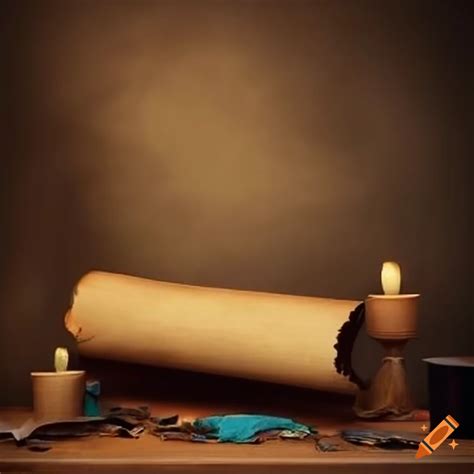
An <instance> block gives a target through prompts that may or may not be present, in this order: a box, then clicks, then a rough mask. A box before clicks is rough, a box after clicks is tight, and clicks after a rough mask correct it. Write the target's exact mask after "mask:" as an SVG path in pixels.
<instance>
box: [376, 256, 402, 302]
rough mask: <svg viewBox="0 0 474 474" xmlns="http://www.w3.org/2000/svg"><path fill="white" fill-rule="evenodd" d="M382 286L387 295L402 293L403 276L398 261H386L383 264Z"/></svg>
mask: <svg viewBox="0 0 474 474" xmlns="http://www.w3.org/2000/svg"><path fill="white" fill-rule="evenodd" d="M381 280H382V288H383V292H384V293H385V294H386V295H398V294H400V287H401V283H402V276H401V271H400V265H399V264H398V263H397V262H384V263H383V265H382V273H381Z"/></svg>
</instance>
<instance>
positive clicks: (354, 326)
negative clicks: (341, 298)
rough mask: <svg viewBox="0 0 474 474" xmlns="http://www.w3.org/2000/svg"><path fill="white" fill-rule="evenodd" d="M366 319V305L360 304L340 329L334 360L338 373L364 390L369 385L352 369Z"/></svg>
mask: <svg viewBox="0 0 474 474" xmlns="http://www.w3.org/2000/svg"><path fill="white" fill-rule="evenodd" d="M364 319H365V306H364V303H360V304H359V305H358V306H357V307H356V308H355V309H354V311H351V313H350V314H349V319H348V320H347V321H346V322H345V323H344V324H343V325H342V326H341V328H340V329H339V333H338V335H337V342H336V344H335V345H334V349H336V352H337V354H336V358H335V359H334V366H335V367H336V371H337V373H338V374H342V375H344V376H346V377H348V378H349V380H350V381H351V382H353V383H355V384H356V385H357V386H358V387H359V388H360V389H362V390H364V389H366V388H367V386H368V383H367V382H364V381H363V380H362V379H361V378H360V377H359V376H358V375H357V374H356V373H355V371H354V369H353V368H352V349H353V348H354V343H355V340H356V338H357V334H359V330H360V328H361V326H362V324H363V323H364Z"/></svg>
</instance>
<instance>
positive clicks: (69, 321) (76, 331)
mask: <svg viewBox="0 0 474 474" xmlns="http://www.w3.org/2000/svg"><path fill="white" fill-rule="evenodd" d="M64 325H65V326H66V329H67V330H68V331H69V332H70V333H71V334H72V335H73V336H74V338H75V339H76V341H77V340H78V339H79V335H80V334H81V328H80V327H79V326H78V325H77V324H76V323H75V321H74V315H73V312H72V308H69V309H68V310H67V312H66V315H65V316H64Z"/></svg>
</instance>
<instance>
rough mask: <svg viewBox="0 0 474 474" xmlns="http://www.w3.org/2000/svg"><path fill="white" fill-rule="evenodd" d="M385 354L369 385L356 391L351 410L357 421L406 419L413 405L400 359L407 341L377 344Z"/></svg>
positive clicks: (403, 365) (403, 364) (402, 360)
mask: <svg viewBox="0 0 474 474" xmlns="http://www.w3.org/2000/svg"><path fill="white" fill-rule="evenodd" d="M379 342H381V343H382V345H383V346H384V347H385V350H386V353H387V355H386V356H385V357H384V358H383V359H382V366H381V367H380V369H379V370H378V372H377V374H376V375H375V377H374V379H373V380H372V382H371V384H370V386H369V388H368V389H366V390H360V391H359V393H358V395H357V398H356V403H355V405H354V411H355V413H356V415H357V416H359V417H360V418H385V419H392V420H403V419H409V418H411V416H412V412H413V409H414V405H413V402H412V398H411V395H410V391H409V388H408V381H407V375H406V369H405V362H404V359H403V357H402V356H401V352H402V349H403V347H404V345H405V344H406V342H407V341H381V340H379Z"/></svg>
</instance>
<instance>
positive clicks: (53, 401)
mask: <svg viewBox="0 0 474 474" xmlns="http://www.w3.org/2000/svg"><path fill="white" fill-rule="evenodd" d="M68 361H69V354H68V351H67V349H66V348H65V347H58V348H57V349H56V350H55V352H54V366H55V369H56V370H55V371H54V372H32V373H31V380H32V384H33V409H34V417H35V419H37V420H68V419H72V418H76V417H78V416H82V415H83V403H84V390H85V372H84V371H83V370H67V368H68Z"/></svg>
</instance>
